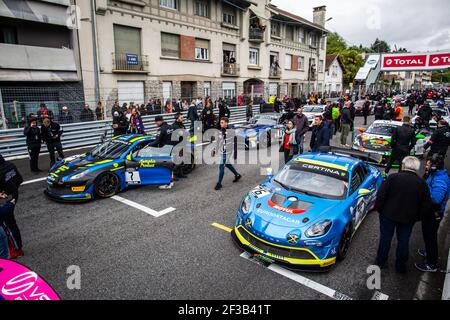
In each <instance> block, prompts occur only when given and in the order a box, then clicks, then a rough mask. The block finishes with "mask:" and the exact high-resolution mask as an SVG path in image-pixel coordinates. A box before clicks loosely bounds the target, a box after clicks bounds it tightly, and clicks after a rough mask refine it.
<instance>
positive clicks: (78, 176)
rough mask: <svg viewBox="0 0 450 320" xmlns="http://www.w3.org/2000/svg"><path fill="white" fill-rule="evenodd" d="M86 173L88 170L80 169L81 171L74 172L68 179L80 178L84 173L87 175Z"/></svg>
mask: <svg viewBox="0 0 450 320" xmlns="http://www.w3.org/2000/svg"><path fill="white" fill-rule="evenodd" d="M88 173H89V171H88V170H84V171H82V172H80V173H77V174H74V175H73V176H71V177H70V179H69V180H78V179H81V178H83V177H84V176H85V175H87V174H88Z"/></svg>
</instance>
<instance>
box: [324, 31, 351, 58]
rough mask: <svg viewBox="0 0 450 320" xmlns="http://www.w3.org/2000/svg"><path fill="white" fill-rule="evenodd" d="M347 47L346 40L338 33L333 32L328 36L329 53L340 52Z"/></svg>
mask: <svg viewBox="0 0 450 320" xmlns="http://www.w3.org/2000/svg"><path fill="white" fill-rule="evenodd" d="M346 49H347V44H346V43H345V40H344V39H343V38H342V37H341V36H340V35H339V34H338V33H337V32H333V33H330V34H328V36H327V54H334V53H336V54H339V53H340V52H342V51H344V50H346Z"/></svg>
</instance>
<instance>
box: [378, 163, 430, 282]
mask: <svg viewBox="0 0 450 320" xmlns="http://www.w3.org/2000/svg"><path fill="white" fill-rule="evenodd" d="M419 169H420V161H419V159H417V158H415V157H411V156H408V157H406V158H404V159H403V162H402V170H401V171H400V172H398V173H395V174H392V175H390V176H389V177H388V178H387V179H386V180H385V181H384V182H383V183H382V185H381V187H380V190H378V193H377V198H376V201H375V209H376V210H377V211H378V212H379V213H380V242H379V246H378V252H377V258H376V261H375V264H376V265H378V266H379V267H380V268H384V267H385V266H386V262H387V260H388V256H389V250H390V248H391V241H392V237H393V236H394V232H396V234H397V243H398V244H397V251H396V263H395V267H396V271H397V272H398V273H406V272H407V269H406V262H407V261H408V256H409V239H410V237H411V233H412V230H413V227H414V224H415V223H416V222H417V221H420V220H421V219H422V217H423V216H424V215H425V214H426V213H427V212H428V210H430V207H431V197H430V191H429V189H428V187H427V184H426V183H425V181H424V180H423V179H422V178H421V177H419V176H418V172H419Z"/></svg>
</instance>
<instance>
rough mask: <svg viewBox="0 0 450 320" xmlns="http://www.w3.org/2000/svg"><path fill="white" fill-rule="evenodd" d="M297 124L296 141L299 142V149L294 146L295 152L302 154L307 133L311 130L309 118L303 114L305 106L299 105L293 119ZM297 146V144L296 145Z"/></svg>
mask: <svg viewBox="0 0 450 320" xmlns="http://www.w3.org/2000/svg"><path fill="white" fill-rule="evenodd" d="M292 120H293V121H294V124H295V141H296V143H297V145H296V148H297V149H298V150H295V148H294V154H297V153H298V154H302V153H303V141H304V140H305V134H306V133H307V132H308V130H309V122H308V118H307V117H306V116H305V115H304V114H303V108H302V107H298V108H297V114H296V115H295V116H294V118H293V119H292ZM294 147H295V145H294Z"/></svg>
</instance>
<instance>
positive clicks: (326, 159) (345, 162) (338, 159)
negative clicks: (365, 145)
mask: <svg viewBox="0 0 450 320" xmlns="http://www.w3.org/2000/svg"><path fill="white" fill-rule="evenodd" d="M297 159H298V160H300V161H301V160H305V161H308V162H315V163H316V164H317V165H323V166H326V167H330V168H333V167H335V168H337V169H341V170H345V171H349V172H351V171H352V170H353V167H354V166H356V165H357V164H359V163H360V162H361V160H359V159H356V158H353V157H350V156H344V155H338V154H334V153H318V152H310V153H305V154H302V155H299V156H297V157H295V158H294V161H295V160H297Z"/></svg>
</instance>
